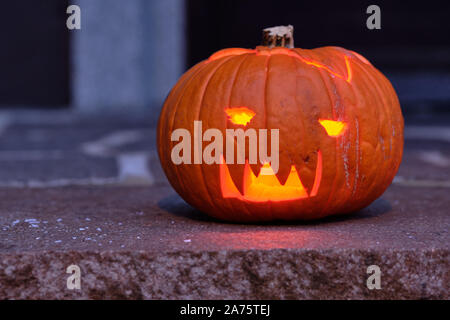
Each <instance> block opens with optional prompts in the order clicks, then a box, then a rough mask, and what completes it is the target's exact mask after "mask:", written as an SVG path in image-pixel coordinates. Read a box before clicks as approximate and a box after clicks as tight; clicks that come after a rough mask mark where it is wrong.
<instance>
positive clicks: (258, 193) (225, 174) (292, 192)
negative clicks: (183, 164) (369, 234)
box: [220, 151, 322, 202]
mask: <svg viewBox="0 0 450 320" xmlns="http://www.w3.org/2000/svg"><path fill="white" fill-rule="evenodd" d="M321 178H322V154H321V152H320V151H319V152H318V155H317V166H316V177H315V179H314V185H313V188H312V191H311V193H310V194H309V195H308V192H307V191H306V189H305V187H304V186H303V184H302V182H301V180H300V177H299V175H298V173H297V170H296V169H295V167H294V166H293V165H292V166H291V172H290V173H289V176H288V178H287V180H286V182H285V183H284V185H282V184H281V183H280V181H279V180H278V178H277V176H276V175H275V174H274V172H273V169H272V167H271V166H270V164H269V163H265V164H264V165H263V167H262V168H261V171H260V173H259V174H258V176H255V175H254V174H253V172H252V170H251V169H250V165H249V164H248V162H246V163H245V168H244V179H243V194H241V193H240V192H239V190H238V189H237V188H236V185H235V184H234V182H233V180H232V179H231V175H230V171H229V169H228V166H227V165H226V163H225V160H224V159H223V157H222V163H221V164H220V187H221V190H222V196H223V197H224V198H236V199H239V200H246V201H250V202H267V201H273V202H279V201H289V200H298V199H303V198H308V197H313V196H315V195H316V194H317V191H318V189H319V186H320V180H321Z"/></svg>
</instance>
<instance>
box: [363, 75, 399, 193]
mask: <svg viewBox="0 0 450 320" xmlns="http://www.w3.org/2000/svg"><path fill="white" fill-rule="evenodd" d="M362 69H363V72H364V74H366V76H367V79H368V81H369V82H370V83H371V84H372V87H374V88H375V91H376V93H377V96H378V98H379V99H381V101H382V105H383V106H382V110H383V113H384V116H385V121H387V122H388V123H389V125H388V127H389V128H391V127H392V125H393V124H392V121H391V116H392V114H391V113H390V112H389V105H388V104H387V103H386V100H385V97H384V95H383V90H382V88H380V87H379V84H378V81H376V80H375V79H374V78H373V75H372V73H371V70H366V69H365V68H362ZM389 137H390V139H392V136H391V135H390V136H389ZM379 144H380V141H379V137H377V146H378V145H379ZM375 148H376V147H375ZM391 153H392V148H389V157H390V156H391ZM386 164H388V165H389V161H384V163H383V165H382V168H383V169H384V170H380V171H382V172H386V170H385V165H386ZM388 172H390V171H389V170H388ZM379 180H380V181H385V180H386V178H385V175H382V174H380V175H378V174H377V175H376V176H375V179H374V180H373V181H372V182H371V184H370V187H369V188H368V189H369V193H370V194H372V193H373V192H375V190H372V189H375V187H374V186H377V181H379Z"/></svg>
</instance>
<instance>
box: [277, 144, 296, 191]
mask: <svg viewBox="0 0 450 320" xmlns="http://www.w3.org/2000/svg"><path fill="white" fill-rule="evenodd" d="M291 166H292V164H291V159H290V157H288V155H287V154H286V153H283V152H280V163H279V168H278V172H277V173H276V174H275V175H276V176H277V178H278V181H280V184H281V185H284V184H285V183H286V180H287V178H288V177H289V174H290V173H291Z"/></svg>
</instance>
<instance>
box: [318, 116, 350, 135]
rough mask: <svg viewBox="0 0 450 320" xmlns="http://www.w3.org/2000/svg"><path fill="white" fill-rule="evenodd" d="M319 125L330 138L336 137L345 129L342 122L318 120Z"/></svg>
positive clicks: (344, 124) (345, 126) (345, 125)
mask: <svg viewBox="0 0 450 320" xmlns="http://www.w3.org/2000/svg"><path fill="white" fill-rule="evenodd" d="M319 123H320V124H321V125H322V127H324V128H325V130H326V132H327V134H328V135H329V136H330V137H338V136H340V135H342V134H343V133H344V132H345V130H346V129H347V124H346V123H344V122H342V121H334V120H325V119H320V120H319Z"/></svg>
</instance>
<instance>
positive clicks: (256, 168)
mask: <svg viewBox="0 0 450 320" xmlns="http://www.w3.org/2000/svg"><path fill="white" fill-rule="evenodd" d="M261 168H262V164H260V163H256V164H251V165H250V169H252V172H253V174H254V175H255V177H257V176H259V172H260V171H261Z"/></svg>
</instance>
